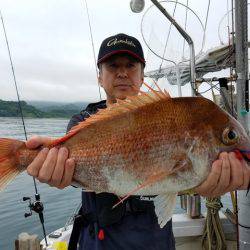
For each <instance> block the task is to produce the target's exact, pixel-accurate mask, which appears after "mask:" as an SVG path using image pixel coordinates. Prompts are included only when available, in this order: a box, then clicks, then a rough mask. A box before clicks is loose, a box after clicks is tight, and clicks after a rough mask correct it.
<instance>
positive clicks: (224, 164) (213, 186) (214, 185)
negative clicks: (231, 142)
mask: <svg viewBox="0 0 250 250" xmlns="http://www.w3.org/2000/svg"><path fill="white" fill-rule="evenodd" d="M249 181H250V168H249V167H248V166H247V163H246V162H245V161H244V160H241V161H240V160H239V159H237V158H236V155H235V153H233V152H231V153H226V152H223V153H221V154H220V155H219V159H218V160H216V161H215V162H214V163H213V165H212V170H211V173H210V174H209V176H208V177H207V179H206V180H205V181H204V182H203V183H202V184H201V185H199V186H198V187H196V188H195V189H194V191H195V192H197V193H198V194H200V195H202V196H206V197H218V196H221V195H223V194H225V193H227V192H230V191H234V190H244V189H247V188H248V185H249Z"/></svg>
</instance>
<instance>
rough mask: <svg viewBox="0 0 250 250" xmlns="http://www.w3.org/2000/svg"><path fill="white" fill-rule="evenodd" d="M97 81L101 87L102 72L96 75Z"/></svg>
mask: <svg viewBox="0 0 250 250" xmlns="http://www.w3.org/2000/svg"><path fill="white" fill-rule="evenodd" d="M98 82H99V85H100V86H101V87H103V86H102V74H101V73H100V72H99V75H98Z"/></svg>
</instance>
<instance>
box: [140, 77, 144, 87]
mask: <svg viewBox="0 0 250 250" xmlns="http://www.w3.org/2000/svg"><path fill="white" fill-rule="evenodd" d="M143 83H144V74H142V77H141V86H142V84H143ZM141 86H140V87H141Z"/></svg>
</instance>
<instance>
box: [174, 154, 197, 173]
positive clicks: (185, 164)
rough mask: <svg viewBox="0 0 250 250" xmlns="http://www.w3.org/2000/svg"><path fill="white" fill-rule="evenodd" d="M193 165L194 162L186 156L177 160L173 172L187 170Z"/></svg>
mask: <svg viewBox="0 0 250 250" xmlns="http://www.w3.org/2000/svg"><path fill="white" fill-rule="evenodd" d="M192 167H193V165H192V162H191V160H190V159H189V158H187V157H186V155H185V158H182V159H180V160H177V161H176V163H175V165H174V166H173V167H172V169H171V172H172V173H177V172H178V171H185V170H188V169H191V168H192Z"/></svg>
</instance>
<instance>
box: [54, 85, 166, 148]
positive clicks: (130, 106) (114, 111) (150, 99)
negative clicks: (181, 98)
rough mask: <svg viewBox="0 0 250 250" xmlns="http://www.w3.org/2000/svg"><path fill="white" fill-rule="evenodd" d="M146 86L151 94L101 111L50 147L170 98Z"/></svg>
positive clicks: (115, 104)
mask: <svg viewBox="0 0 250 250" xmlns="http://www.w3.org/2000/svg"><path fill="white" fill-rule="evenodd" d="M144 85H146V86H147V87H148V89H150V91H149V92H143V91H140V93H139V95H137V96H129V97H127V98H126V99H125V100H117V102H116V103H114V104H111V105H109V106H108V107H107V108H106V109H100V110H99V111H98V112H97V113H96V114H94V115H91V116H90V117H89V118H87V119H86V120H85V121H83V122H80V123H79V124H78V125H76V126H74V127H73V128H72V129H71V130H70V131H69V132H68V133H67V134H66V135H65V136H64V137H62V138H59V139H55V140H53V141H52V142H51V144H50V147H53V146H56V145H58V144H60V143H62V142H65V141H67V140H68V139H69V138H71V137H72V136H74V135H75V134H77V133H78V132H79V131H81V130H82V129H84V128H86V127H88V126H90V125H91V124H94V123H97V122H99V121H104V120H108V119H111V118H113V117H115V116H119V115H121V114H122V113H128V112H131V111H133V110H137V109H138V108H140V107H143V106H147V105H149V104H152V103H156V102H159V101H162V100H166V99H168V98H170V95H169V94H168V92H167V91H165V90H164V92H163V91H156V90H154V89H152V88H151V87H150V86H148V85H147V84H146V83H144Z"/></svg>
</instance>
